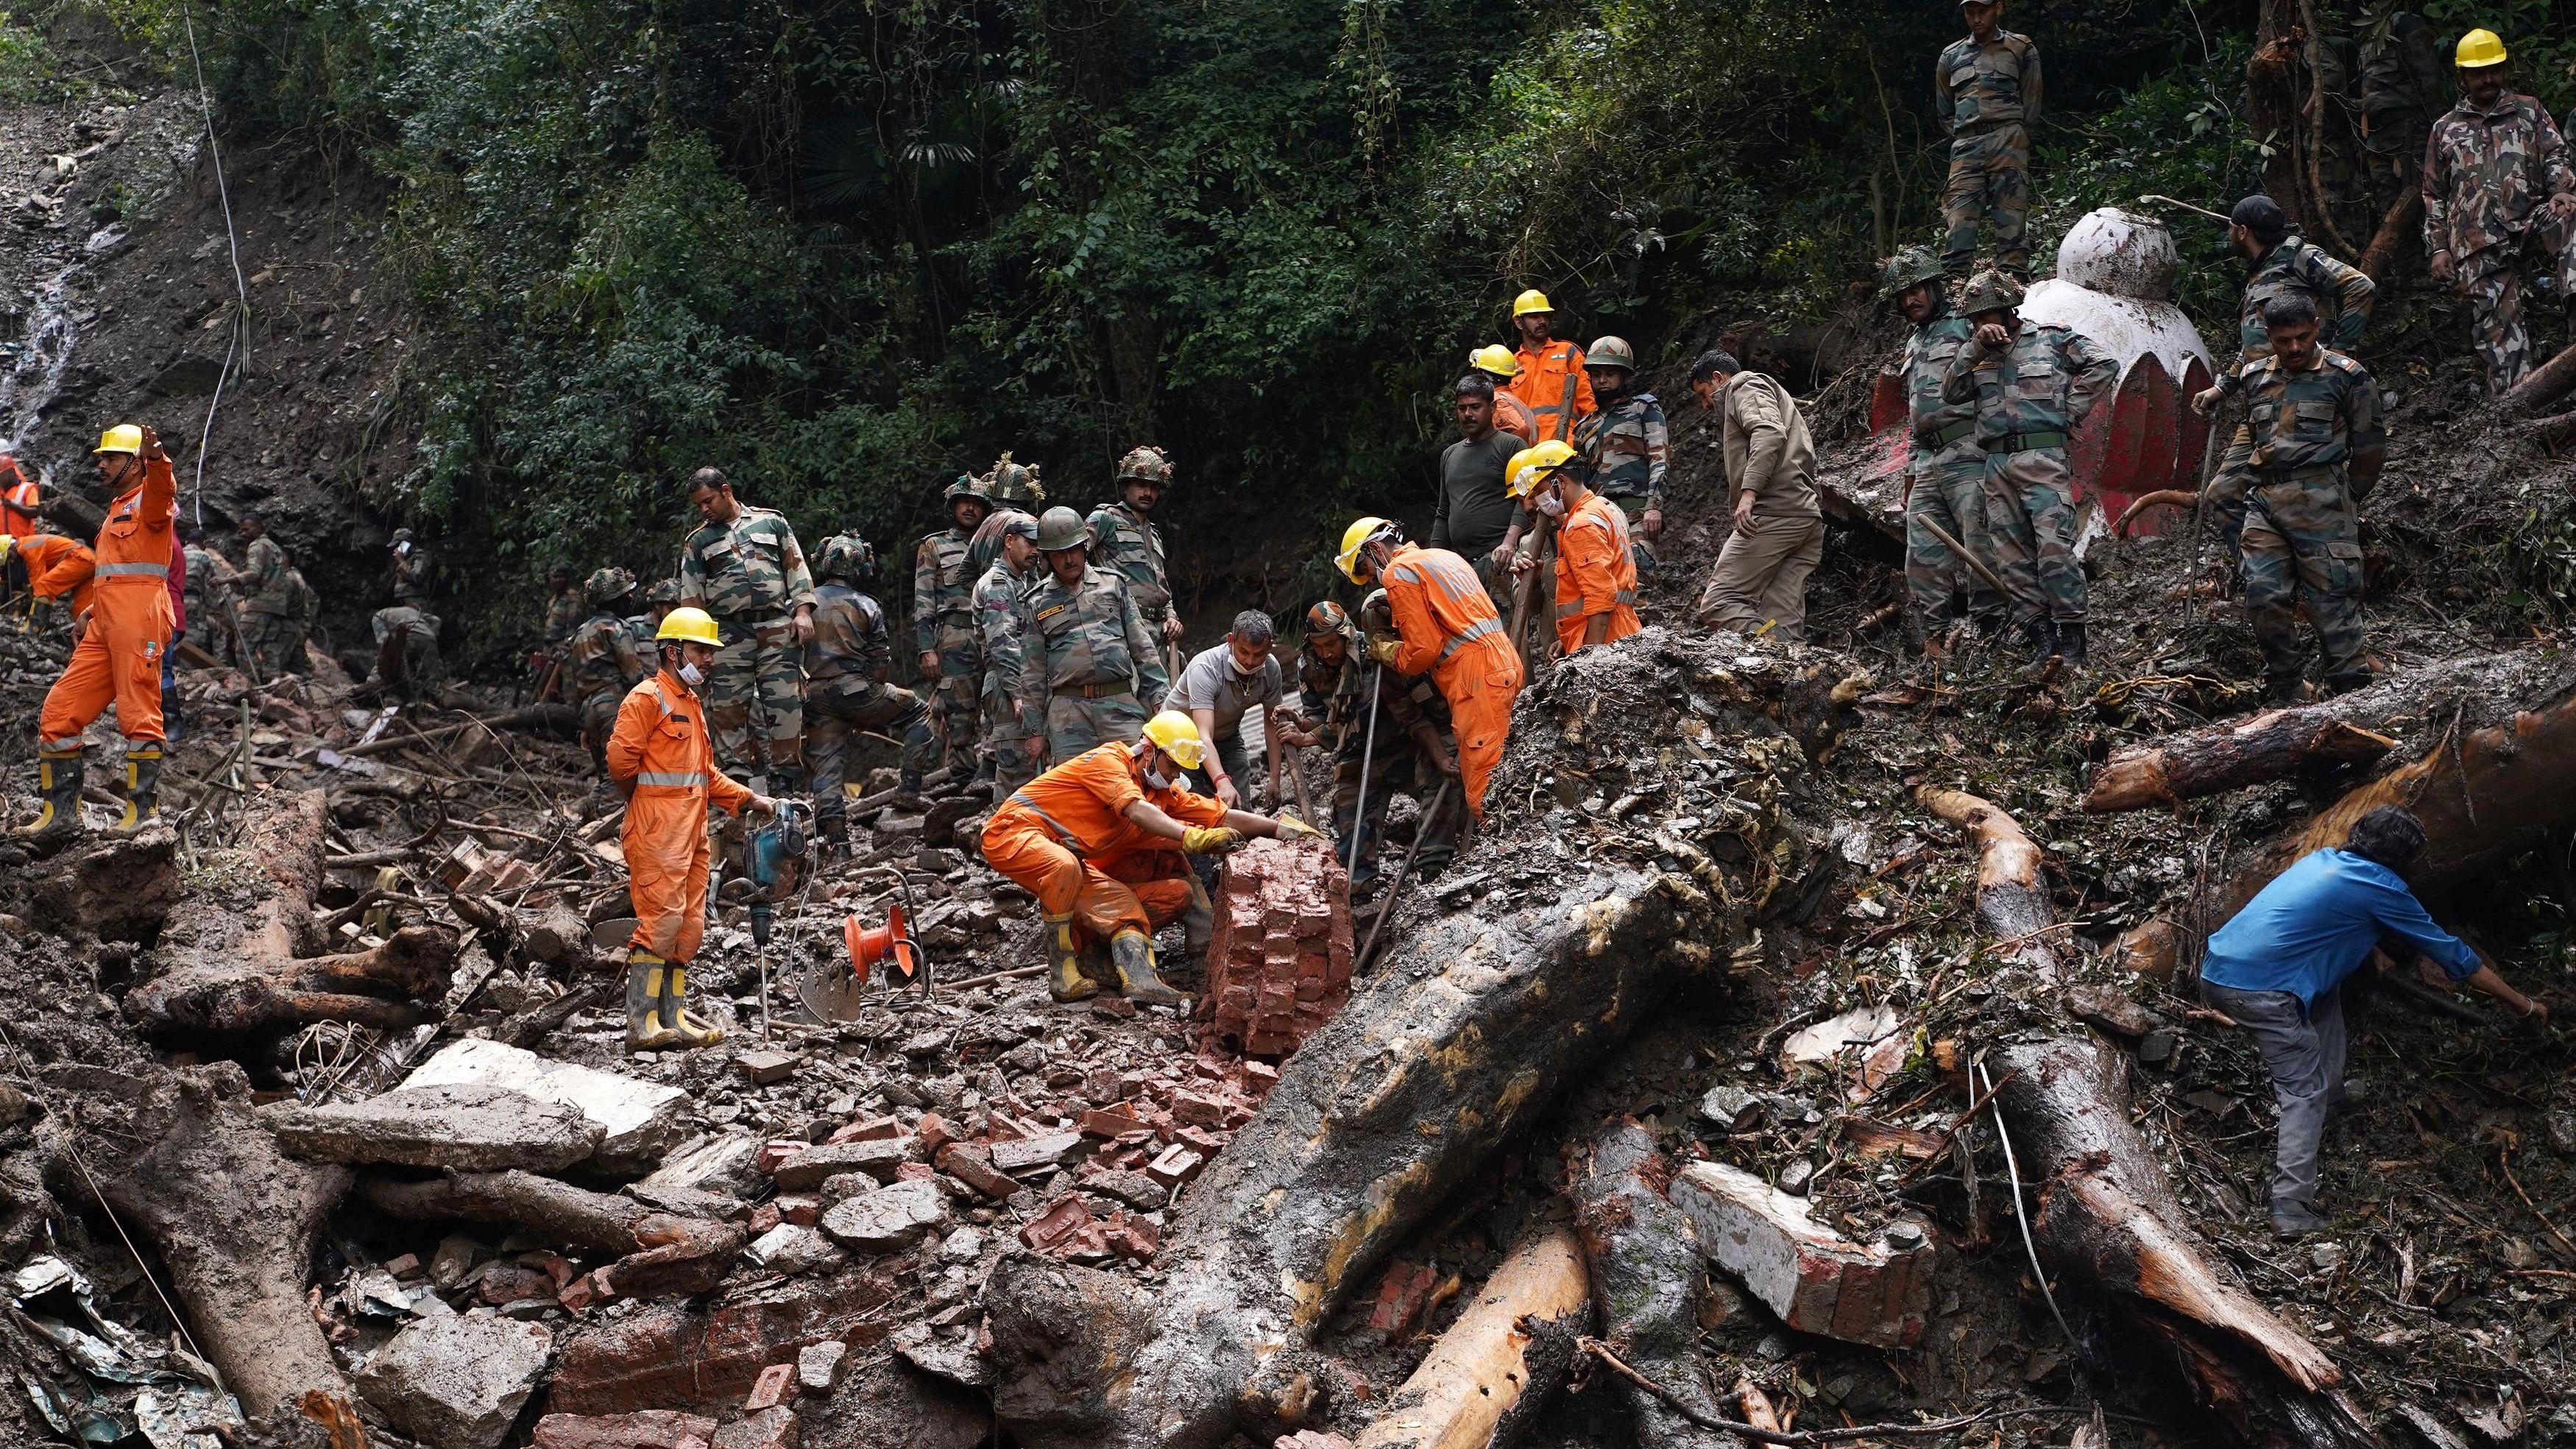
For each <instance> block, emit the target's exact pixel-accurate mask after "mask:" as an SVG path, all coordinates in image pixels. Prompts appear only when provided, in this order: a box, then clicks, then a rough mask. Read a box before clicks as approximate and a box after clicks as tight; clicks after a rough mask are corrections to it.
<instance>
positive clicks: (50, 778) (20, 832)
mask: <svg viewBox="0 0 2576 1449" xmlns="http://www.w3.org/2000/svg"><path fill="white" fill-rule="evenodd" d="M82 764H83V752H82V750H81V748H80V747H79V746H78V745H74V746H73V747H72V748H70V749H68V750H44V749H40V750H38V751H36V797H37V799H38V800H40V801H42V802H43V808H42V809H40V810H38V811H37V812H36V818H35V819H34V820H33V821H31V822H29V823H27V824H25V825H21V826H19V827H18V828H17V829H15V830H13V831H11V832H10V834H12V835H15V836H17V837H18V838H19V839H21V840H24V841H26V842H28V843H29V844H31V845H41V844H45V843H47V842H50V841H55V840H64V839H68V838H70V837H72V836H75V835H78V834H80V833H81V831H82V829H83V826H82V825H81V817H80V796H81V775H82V773H83V771H82Z"/></svg>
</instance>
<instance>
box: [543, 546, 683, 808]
mask: <svg viewBox="0 0 2576 1449" xmlns="http://www.w3.org/2000/svg"><path fill="white" fill-rule="evenodd" d="M582 591H583V592H584V593H586V594H588V595H589V596H590V617H589V618H587V619H584V620H582V621H581V624H580V625H579V627H577V628H575V629H574V630H573V631H572V639H571V641H570V642H569V643H568V644H567V645H566V646H565V650H564V685H565V689H564V692H565V693H566V694H568V695H570V696H571V697H572V701H573V707H574V708H575V709H578V710H580V711H581V742H582V744H583V745H584V746H586V747H588V749H589V750H590V762H591V763H592V764H593V765H595V766H597V767H598V768H599V775H600V779H602V780H603V781H604V780H606V779H607V778H608V757H607V754H606V751H607V749H608V737H609V736H610V735H611V734H614V733H616V730H617V710H618V706H620V705H622V704H624V703H625V702H626V695H627V693H628V691H630V690H632V689H634V688H635V686H636V685H638V684H641V683H643V682H644V676H645V674H646V673H647V672H648V670H649V666H648V665H646V663H645V660H646V659H647V658H652V657H659V656H658V655H657V654H654V653H652V652H651V646H650V645H649V644H641V643H638V642H636V634H635V625H636V622H637V620H636V619H629V618H626V617H624V616H623V614H624V610H625V609H626V608H628V607H629V606H630V605H632V604H633V603H634V602H635V576H634V575H633V574H631V573H628V572H627V571H626V570H624V569H620V568H604V569H601V570H599V571H598V572H597V573H594V574H592V575H591V576H590V581H589V582H588V583H587V584H585V585H584V586H583V590H582ZM638 618H641V616H640V615H639V616H638Z"/></svg>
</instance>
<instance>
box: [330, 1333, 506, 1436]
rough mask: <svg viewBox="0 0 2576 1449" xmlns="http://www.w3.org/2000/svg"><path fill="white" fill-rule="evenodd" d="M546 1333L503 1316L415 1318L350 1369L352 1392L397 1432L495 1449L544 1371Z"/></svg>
mask: <svg viewBox="0 0 2576 1449" xmlns="http://www.w3.org/2000/svg"><path fill="white" fill-rule="evenodd" d="M553 1347H554V1339H553V1337H552V1336H551V1335H550V1334H548V1333H547V1332H546V1331H545V1329H543V1328H541V1327H539V1326H537V1325H536V1324H533V1323H514V1322H511V1321H510V1320H508V1319H505V1318H477V1317H458V1318H431V1319H423V1320H421V1321H419V1322H417V1323H413V1324H411V1325H409V1326H407V1327H405V1328H404V1329H403V1331H402V1332H400V1333H397V1334H395V1335H394V1336H393V1339H392V1341H390V1342H388V1343H387V1344H386V1345H385V1346H384V1347H383V1348H381V1349H379V1350H377V1352H376V1356H375V1357H374V1358H373V1359H371V1360H369V1361H368V1363H367V1366H366V1367H365V1368H364V1369H362V1370H360V1371H359V1373H358V1391H359V1392H360V1393H363V1394H365V1395H366V1397H367V1402H368V1403H371V1404H373V1405H375V1406H376V1407H377V1408H378V1409H379V1410H381V1411H383V1413H384V1416H385V1418H386V1419H388V1420H390V1421H391V1422H392V1423H393V1426H394V1427H395V1428H397V1429H400V1430H401V1431H402V1432H403V1433H405V1434H407V1435H409V1436H411V1437H412V1438H414V1439H417V1440H419V1441H421V1442H422V1443H424V1444H436V1445H439V1446H441V1449H497V1446H498V1445H499V1444H500V1442H501V1441H502V1440H503V1439H504V1438H506V1437H508V1435H509V1432H510V1426H511V1425H512V1424H513V1423H515V1422H516V1421H517V1420H518V1417H519V1410H520V1409H522V1408H524V1407H526V1406H527V1402H528V1395H530V1394H531V1393H534V1392H535V1391H536V1387H537V1380H538V1379H539V1377H541V1376H542V1375H543V1374H544V1373H545V1371H546V1357H547V1355H548V1353H549V1352H551V1351H552V1349H553Z"/></svg>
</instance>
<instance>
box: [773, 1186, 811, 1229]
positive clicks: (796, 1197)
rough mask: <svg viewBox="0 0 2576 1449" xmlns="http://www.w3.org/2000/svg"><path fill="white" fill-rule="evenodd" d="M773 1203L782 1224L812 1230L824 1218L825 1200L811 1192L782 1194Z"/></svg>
mask: <svg viewBox="0 0 2576 1449" xmlns="http://www.w3.org/2000/svg"><path fill="white" fill-rule="evenodd" d="M773 1201H774V1202H775V1204H776V1206H777V1208H778V1220H779V1221H780V1222H782V1223H794V1224H795V1225H796V1226H798V1227H800V1228H810V1227H812V1226H814V1224H815V1222H816V1221H818V1220H819V1219H820V1218H821V1217H822V1216H823V1200H822V1199H821V1198H818V1197H816V1196H815V1195H814V1194H812V1193H810V1192H782V1193H780V1194H779V1195H778V1196H777V1197H776V1198H775V1199H773Z"/></svg>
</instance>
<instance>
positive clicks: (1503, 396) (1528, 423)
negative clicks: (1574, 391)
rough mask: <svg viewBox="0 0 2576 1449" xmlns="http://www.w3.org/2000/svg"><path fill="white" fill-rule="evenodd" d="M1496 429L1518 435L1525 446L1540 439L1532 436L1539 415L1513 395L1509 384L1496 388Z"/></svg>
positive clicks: (1536, 428) (1499, 431)
mask: <svg viewBox="0 0 2576 1449" xmlns="http://www.w3.org/2000/svg"><path fill="white" fill-rule="evenodd" d="M1589 381H1590V379H1588V378H1587V379H1586V382H1587V383H1588V382H1589ZM1494 431H1495V432H1498V433H1511V434H1513V435H1515V436H1517V437H1518V438H1519V439H1520V440H1521V446H1523V447H1529V446H1531V445H1532V444H1535V443H1536V442H1537V441H1538V439H1536V438H1534V437H1531V436H1530V434H1532V433H1535V432H1537V431H1538V415H1537V414H1535V413H1533V412H1531V411H1530V409H1529V404H1528V403H1525V402H1522V401H1521V400H1520V399H1519V398H1516V397H1514V396H1512V393H1511V388H1510V385H1509V384H1505V385H1503V386H1501V387H1497V388H1495V389H1494Z"/></svg>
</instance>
